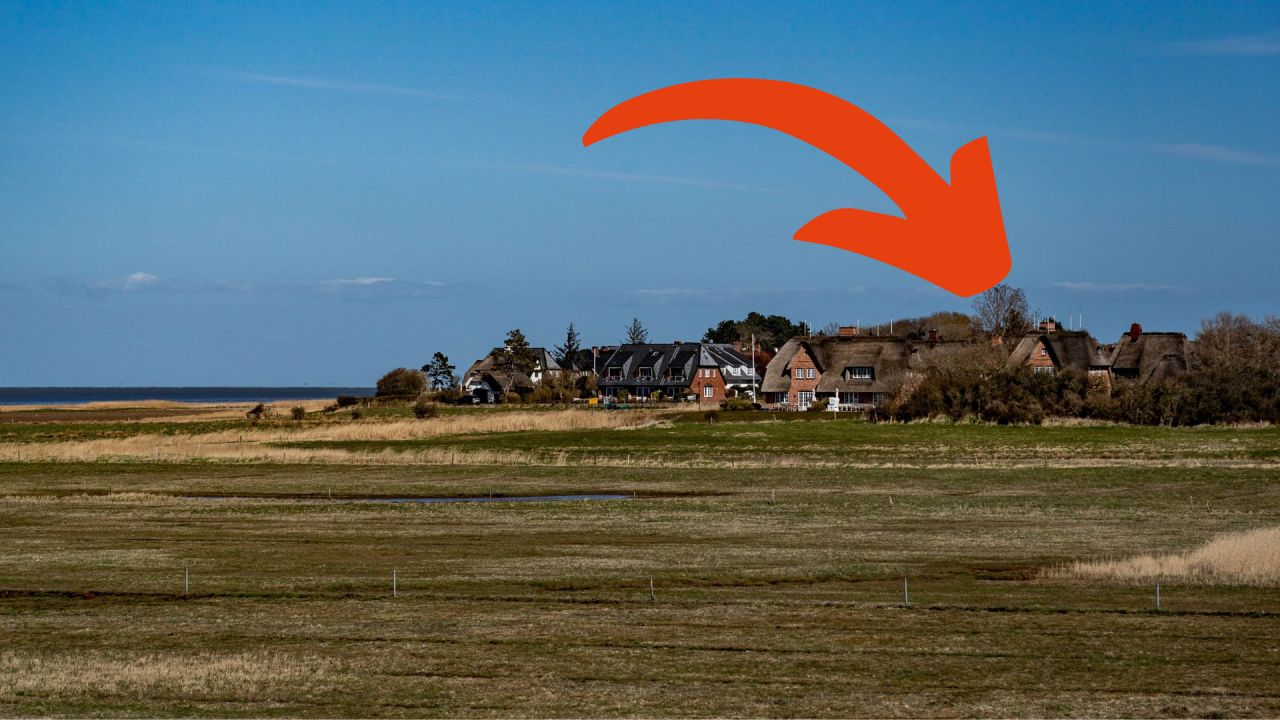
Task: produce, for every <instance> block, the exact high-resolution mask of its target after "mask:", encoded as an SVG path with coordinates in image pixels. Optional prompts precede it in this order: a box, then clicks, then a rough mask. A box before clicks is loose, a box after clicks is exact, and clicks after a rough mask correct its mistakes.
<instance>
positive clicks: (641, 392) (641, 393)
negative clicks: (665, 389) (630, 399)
mask: <svg viewBox="0 0 1280 720" xmlns="http://www.w3.org/2000/svg"><path fill="white" fill-rule="evenodd" d="M652 393H653V388H647V387H638V388H636V397H637V398H647V397H649V395H650V394H652Z"/></svg>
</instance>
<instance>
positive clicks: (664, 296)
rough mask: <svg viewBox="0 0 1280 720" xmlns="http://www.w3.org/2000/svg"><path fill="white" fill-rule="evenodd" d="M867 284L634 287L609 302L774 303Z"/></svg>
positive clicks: (846, 293) (837, 294) (842, 293)
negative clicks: (823, 286)
mask: <svg viewBox="0 0 1280 720" xmlns="http://www.w3.org/2000/svg"><path fill="white" fill-rule="evenodd" d="M866 292H867V288H866V287H865V286H862V285H851V286H849V287H845V288H818V287H813V288H804V287H787V288H779V287H748V288H657V289H642V290H636V291H635V292H634V293H632V294H631V295H630V296H627V295H623V294H619V295H617V296H615V297H613V299H612V301H611V304H615V305H629V304H630V303H632V302H635V301H639V302H641V303H644V304H651V305H668V304H673V303H679V304H682V305H725V304H734V303H775V302H784V301H787V300H798V299H806V298H807V299H812V298H816V297H821V298H825V299H828V300H829V299H831V298H850V297H855V296H861V295H865V294H866Z"/></svg>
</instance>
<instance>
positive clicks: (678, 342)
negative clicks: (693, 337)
mask: <svg viewBox="0 0 1280 720" xmlns="http://www.w3.org/2000/svg"><path fill="white" fill-rule="evenodd" d="M671 344H672V345H683V344H684V343H682V342H680V341H679V340H673V341H672V342H671Z"/></svg>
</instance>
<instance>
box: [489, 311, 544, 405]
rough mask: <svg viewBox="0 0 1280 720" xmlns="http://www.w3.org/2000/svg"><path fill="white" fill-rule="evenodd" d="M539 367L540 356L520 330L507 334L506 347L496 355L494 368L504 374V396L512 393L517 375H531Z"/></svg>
mask: <svg viewBox="0 0 1280 720" xmlns="http://www.w3.org/2000/svg"><path fill="white" fill-rule="evenodd" d="M537 365H538V356H537V354H536V353H534V352H533V350H532V349H530V347H529V341H528V340H526V339H525V337H524V333H522V332H520V329H519V328H516V329H515V330H512V331H511V332H509V333H507V342H506V345H505V346H504V347H503V348H501V349H500V350H498V351H496V352H495V353H494V357H493V367H494V369H495V370H497V371H499V372H500V373H501V374H502V394H503V395H506V394H507V393H509V392H511V386H512V385H513V384H514V383H515V381H516V373H524V374H526V375H527V374H529V373H531V372H533V369H534V368H535V367H537Z"/></svg>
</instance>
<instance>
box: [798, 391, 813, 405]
mask: <svg viewBox="0 0 1280 720" xmlns="http://www.w3.org/2000/svg"><path fill="white" fill-rule="evenodd" d="M811 404H813V391H812V390H810V391H801V392H798V393H796V405H798V406H799V407H802V408H807V407H809V406H810V405H811Z"/></svg>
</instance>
